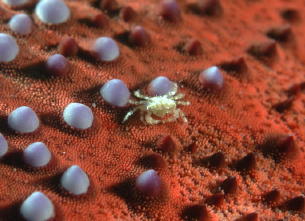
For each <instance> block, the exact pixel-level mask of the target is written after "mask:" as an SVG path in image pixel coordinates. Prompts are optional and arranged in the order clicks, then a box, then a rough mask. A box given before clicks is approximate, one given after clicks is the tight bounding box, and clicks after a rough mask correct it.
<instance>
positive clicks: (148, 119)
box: [122, 83, 190, 124]
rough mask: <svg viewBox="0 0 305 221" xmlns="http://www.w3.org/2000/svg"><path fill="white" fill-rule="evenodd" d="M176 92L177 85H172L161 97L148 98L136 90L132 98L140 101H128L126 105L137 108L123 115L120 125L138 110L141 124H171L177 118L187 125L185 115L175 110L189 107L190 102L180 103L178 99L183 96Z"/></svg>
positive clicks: (179, 110)
mask: <svg viewBox="0 0 305 221" xmlns="http://www.w3.org/2000/svg"><path fill="white" fill-rule="evenodd" d="M177 91H178V85H177V84H176V83H174V85H173V89H172V90H171V91H169V92H168V93H167V94H164V95H161V96H154V97H149V96H146V95H143V94H141V92H140V90H136V91H135V92H134V93H133V94H134V96H135V97H137V98H139V99H142V100H139V101H134V100H131V99H129V101H128V103H130V104H132V105H137V106H136V107H134V108H133V109H132V110H130V111H129V112H128V113H127V114H126V115H125V117H124V119H123V122H122V123H125V122H126V121H127V120H128V118H129V117H130V116H131V115H133V114H134V113H135V112H136V111H138V110H139V111H140V115H141V118H140V119H141V121H142V122H143V123H147V124H159V123H166V122H173V121H176V120H177V119H178V118H179V117H181V118H182V120H183V121H184V122H185V123H187V118H186V116H185V114H184V113H183V111H182V110H181V109H179V108H177V105H190V102H188V101H181V100H180V99H182V98H183V97H184V94H182V93H178V94H177ZM165 116H167V117H165ZM154 117H158V118H159V119H155V118H154ZM164 118H165V119H164Z"/></svg>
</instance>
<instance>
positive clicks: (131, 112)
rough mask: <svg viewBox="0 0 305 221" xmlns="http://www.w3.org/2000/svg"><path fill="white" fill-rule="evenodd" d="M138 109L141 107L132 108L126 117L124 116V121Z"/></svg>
mask: <svg viewBox="0 0 305 221" xmlns="http://www.w3.org/2000/svg"><path fill="white" fill-rule="evenodd" d="M138 109H140V108H139V107H136V108H133V109H132V110H130V111H129V112H128V113H127V114H126V115H125V117H124V119H123V121H122V123H125V122H126V121H127V120H128V118H129V117H130V116H131V115H133V114H134V113H135V112H136V111H137V110H138Z"/></svg>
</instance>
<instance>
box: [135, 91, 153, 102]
mask: <svg viewBox="0 0 305 221" xmlns="http://www.w3.org/2000/svg"><path fill="white" fill-rule="evenodd" d="M133 95H134V96H135V97H137V98H141V99H145V100H148V99H150V97H148V96H145V95H143V94H141V92H140V90H136V91H135V92H133Z"/></svg>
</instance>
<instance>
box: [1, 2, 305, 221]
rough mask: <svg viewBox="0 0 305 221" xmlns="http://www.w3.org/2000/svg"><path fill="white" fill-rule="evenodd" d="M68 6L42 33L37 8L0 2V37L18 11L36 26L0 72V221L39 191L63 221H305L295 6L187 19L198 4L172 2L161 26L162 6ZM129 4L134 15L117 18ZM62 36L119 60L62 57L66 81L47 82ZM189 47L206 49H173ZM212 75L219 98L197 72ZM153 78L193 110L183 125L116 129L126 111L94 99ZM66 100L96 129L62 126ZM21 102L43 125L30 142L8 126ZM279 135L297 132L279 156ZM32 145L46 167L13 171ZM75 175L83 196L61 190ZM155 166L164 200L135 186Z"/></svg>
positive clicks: (223, 10) (302, 99)
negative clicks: (38, 147) (144, 41)
mask: <svg viewBox="0 0 305 221" xmlns="http://www.w3.org/2000/svg"><path fill="white" fill-rule="evenodd" d="M66 2H67V4H68V6H69V7H70V8H71V10H72V17H71V19H70V20H69V21H68V22H67V23H65V24H62V25H59V26H47V25H43V24H41V23H40V22H39V21H38V20H37V19H36V18H35V16H34V14H33V8H31V7H30V8H28V9H18V10H13V9H10V8H8V7H7V6H6V5H4V4H3V3H2V2H1V5H0V14H1V17H0V23H1V24H0V32H5V33H10V34H13V33H11V31H10V30H9V29H8V27H7V25H6V23H7V20H8V19H9V18H10V17H11V16H12V15H14V14H16V13H18V12H19V11H22V10H24V11H25V12H27V13H30V14H31V15H33V18H34V20H35V28H34V31H33V33H32V34H31V35H29V36H26V37H19V36H15V37H16V38H17V42H18V44H19V45H20V49H21V50H20V54H19V55H18V57H17V58H16V60H14V61H13V62H11V63H8V64H0V68H1V74H0V78H1V80H0V84H1V87H0V94H1V102H0V107H1V108H0V115H1V124H0V132H1V133H3V134H4V135H5V136H6V138H7V139H8V142H9V145H10V149H9V153H8V155H7V156H6V157H4V158H3V159H1V162H0V174H1V179H0V217H1V218H0V220H19V219H21V218H20V215H18V214H19V206H20V203H21V202H22V201H23V200H24V199H25V198H26V197H27V196H28V195H30V194H31V193H32V192H33V191H36V190H39V191H42V192H44V193H45V194H46V195H47V196H48V197H49V198H50V199H51V200H52V201H53V203H54V205H55V207H56V208H55V209H56V217H55V219H54V220H59V221H60V220H192V219H193V220H258V219H259V220H281V219H282V220H304V219H305V215H304V195H303V194H305V178H304V176H305V169H304V164H305V163H304V160H305V159H304V150H305V148H304V141H305V133H304V131H305V124H304V114H305V111H304V104H305V94H304V91H303V89H304V83H303V82H304V72H305V66H304V65H305V48H304V28H305V22H304V19H305V18H304V16H303V11H304V10H305V5H304V2H303V0H291V1H279V0H269V1H263V0H236V1H225V0H223V1H220V8H218V9H217V10H216V12H215V13H208V14H199V12H198V11H197V10H195V9H194V7H193V6H194V4H193V3H195V2H196V1H191V0H190V1H178V3H179V5H180V6H181V11H182V16H181V20H180V21H178V22H176V23H171V22H167V21H164V20H163V19H162V18H161V17H160V16H159V2H160V1H158V0H149V1H148V0H147V1H139V0H128V1H127V0H117V2H118V5H117V6H116V7H117V9H114V10H113V11H111V12H108V13H107V12H106V11H103V10H101V9H99V8H98V7H97V4H94V2H93V1H85V0H79V1H73V0H71V1H66ZM127 6H128V7H131V8H132V9H133V11H134V12H133V13H131V14H132V17H128V15H122V14H120V9H121V8H123V7H127ZM101 12H102V13H103V14H105V15H106V17H105V18H107V24H106V22H105V23H103V24H105V26H104V27H100V26H99V27H95V26H94V22H93V23H90V18H92V16H93V15H95V14H96V15H97V14H100V13H101ZM126 16H127V17H128V19H125V20H126V21H124V20H123V19H122V18H125V17H126ZM287 24H289V25H290V26H289V30H288V31H287V26H284V25H287ZM134 25H141V26H143V27H144V28H145V29H146V30H147V32H148V33H149V34H150V37H151V42H150V44H149V45H146V46H144V47H142V48H137V47H133V46H132V45H130V44H128V37H126V32H128V31H129V30H130V29H131V27H133V26H134ZM274 28H275V30H274ZM283 32H284V34H283ZM286 32H289V33H288V34H287V33H286ZM267 33H269V34H267ZM270 33H271V34H270ZM285 33H286V34H287V35H289V36H288V37H287V38H286V37H283V35H285ZM67 35H68V36H70V37H73V38H74V39H75V40H76V42H77V43H78V44H79V45H80V47H81V48H83V49H88V47H89V45H90V42H91V41H93V40H94V39H95V38H97V37H100V36H110V37H114V38H116V39H117V40H118V42H119V47H120V50H121V55H120V57H119V59H118V60H117V61H115V62H111V63H101V62H98V61H95V60H93V59H91V58H90V57H88V56H86V55H84V54H82V53H79V54H78V55H76V56H73V57H71V58H69V61H70V63H71V70H70V72H69V73H67V74H66V75H65V76H49V75H48V74H46V72H45V71H44V70H43V69H42V68H40V65H39V64H40V63H41V62H44V61H45V60H46V58H47V57H48V56H50V55H52V54H55V53H58V52H59V51H58V47H57V46H58V44H59V42H60V41H61V39H62V38H63V37H64V36H67ZM124 36H125V38H124ZM270 37H271V38H273V39H275V41H272V42H271V43H270ZM192 39H196V40H198V41H199V42H200V43H201V47H202V51H201V49H200V50H199V51H200V52H201V53H200V54H197V53H196V55H195V56H191V55H189V54H188V53H187V52H186V51H184V50H181V48H185V47H184V45H185V44H186V42H189V41H190V40H192ZM266 42H267V43H266ZM194 47H196V46H194ZM192 50H193V49H192ZM194 50H195V49H194ZM212 65H219V66H220V67H222V68H223V69H222V71H223V73H224V78H225V87H224V88H223V90H221V91H217V92H216V91H209V90H205V89H202V87H201V85H200V84H199V82H198V74H199V73H200V71H201V70H203V69H205V68H208V67H210V66H212ZM160 75H164V76H167V77H168V78H169V79H171V80H172V81H175V82H177V83H178V84H179V91H180V92H182V93H184V94H185V99H186V100H188V101H190V102H191V105H190V106H183V107H181V109H182V110H183V111H184V113H185V114H186V116H187V118H188V121H189V122H188V123H182V122H181V121H177V122H173V123H166V124H161V125H144V124H143V123H142V122H141V121H140V118H139V115H134V116H132V117H131V119H130V120H129V121H128V122H126V123H125V124H123V125H122V124H121V123H120V122H121V120H122V119H123V117H124V114H126V112H128V110H129V109H128V108H123V109H118V108H113V107H110V106H109V105H107V104H105V102H104V101H103V100H102V98H101V96H100V95H99V89H100V87H101V86H102V85H103V84H104V83H105V82H106V81H107V80H110V79H112V78H119V79H122V80H124V81H125V82H126V84H127V85H128V87H129V88H130V89H131V90H135V89H138V88H141V89H144V88H145V86H147V84H148V83H149V82H150V80H152V79H153V78H155V77H156V76H160ZM302 83H303V84H302ZM290 88H292V89H290ZM70 102H80V103H84V104H86V105H88V106H91V107H92V110H93V112H94V116H95V119H94V125H93V127H92V128H91V129H89V130H86V131H83V132H79V131H75V130H72V129H70V128H68V127H67V126H66V125H65V124H64V122H63V120H62V118H61V115H62V112H63V109H64V107H65V106H66V105H67V104H68V103H70ZM21 105H27V106H30V107H31V108H33V109H34V110H35V111H36V112H37V113H38V114H39V117H40V119H41V126H40V128H39V130H38V131H36V132H34V133H33V134H30V135H20V134H16V133H14V132H12V131H11V130H10V129H9V128H8V127H7V124H6V119H7V116H8V114H9V113H10V112H11V111H12V110H14V109H15V108H16V107H18V106H21ZM168 135H169V136H171V140H172V141H171V142H175V144H170V145H172V146H171V148H172V147H173V148H174V149H171V150H174V151H170V152H168V151H164V150H163V149H162V145H161V148H160V145H159V144H160V139H162V137H164V136H168ZM275 135H276V136H275ZM281 135H292V136H293V141H291V140H288V141H287V142H286V143H285V142H284V141H283V142H282V146H281V144H279V143H281V142H280V141H281V139H284V138H283V137H282V136H281ZM270 137H271V138H270ZM270 139H271V141H270ZM272 139H273V140H272ZM289 139H290V138H289ZM279 140H280V141H279ZM35 141H42V142H45V143H46V144H47V145H48V146H49V148H50V150H51V151H52V154H53V157H54V159H53V161H52V163H51V164H50V165H49V166H47V167H46V168H43V169H36V170H32V169H30V168H26V167H25V166H24V164H23V163H22V161H21V160H20V152H21V151H22V150H23V149H25V147H26V146H27V145H28V144H30V143H32V142H35ZM289 142H292V144H291V143H289ZM293 142H294V144H293ZM161 143H162V141H161ZM268 145H269V146H268ZM270 145H271V147H270ZM283 145H284V147H283ZM285 145H286V146H285ZM291 145H292V146H293V145H295V146H294V147H291ZM266 146H267V147H266ZM274 148H279V149H280V150H274ZM285 148H286V149H285ZM154 152H155V153H154ZM218 152H221V153H222V154H221V153H220V154H216V155H215V156H213V154H215V153H218ZM291 152H292V153H293V154H291ZM156 153H158V154H156ZM151 154H152V155H151ZM248 154H249V155H248ZM74 164H77V165H79V166H81V167H82V168H83V169H84V170H85V171H86V172H87V173H88V176H89V177H90V181H91V186H90V188H89V192H88V193H87V194H86V195H84V196H81V197H73V196H70V195H68V194H67V193H65V192H64V191H63V190H62V189H61V188H60V186H59V180H58V179H59V177H60V175H61V174H62V172H63V171H64V170H65V169H66V168H68V167H70V166H71V165H74ZM152 167H155V169H156V170H157V171H158V173H159V174H160V176H161V178H162V180H163V182H164V190H163V192H162V194H161V196H159V197H158V198H157V199H146V198H143V197H142V196H139V195H138V193H137V192H136V190H135V189H134V179H135V178H136V177H137V176H138V175H139V174H141V173H142V172H143V171H145V170H147V169H150V168H152ZM227 178H228V180H227V181H225V182H223V181H224V180H226V179H227ZM274 190H275V191H274ZM272 191H273V192H272ZM268 193H269V194H268ZM214 194H215V196H214ZM295 197H299V198H296V199H295V200H294V201H293V198H295ZM291 200H292V201H291ZM302 203H303V204H302Z"/></svg>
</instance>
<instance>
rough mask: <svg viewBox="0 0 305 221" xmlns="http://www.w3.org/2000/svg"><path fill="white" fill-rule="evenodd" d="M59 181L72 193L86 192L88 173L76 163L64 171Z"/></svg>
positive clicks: (88, 183)
mask: <svg viewBox="0 0 305 221" xmlns="http://www.w3.org/2000/svg"><path fill="white" fill-rule="evenodd" d="M60 183H61V185H62V187H63V188H64V189H65V190H67V191H68V192H69V193H71V194H74V195H80V194H84V193H87V191H88V188H89V185H90V181H89V178H88V175H87V174H86V173H85V172H84V171H83V170H82V169H81V168H80V167H79V166H77V165H73V166H71V167H70V168H68V169H67V170H66V171H65V172H64V174H63V175H62V177H61V180H60Z"/></svg>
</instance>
